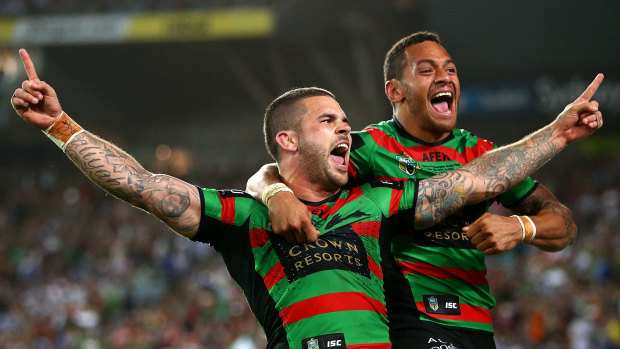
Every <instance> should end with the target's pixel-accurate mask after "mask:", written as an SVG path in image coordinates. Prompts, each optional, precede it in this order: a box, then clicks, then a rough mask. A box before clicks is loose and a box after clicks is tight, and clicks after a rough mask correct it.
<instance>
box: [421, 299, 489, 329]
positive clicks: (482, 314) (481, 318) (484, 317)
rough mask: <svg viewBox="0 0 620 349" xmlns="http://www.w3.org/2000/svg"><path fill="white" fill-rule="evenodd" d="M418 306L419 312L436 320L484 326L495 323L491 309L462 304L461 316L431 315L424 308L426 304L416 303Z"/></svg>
mask: <svg viewBox="0 0 620 349" xmlns="http://www.w3.org/2000/svg"><path fill="white" fill-rule="evenodd" d="M416 306H417V307H418V310H419V311H421V312H423V313H424V314H426V315H428V316H430V317H432V318H435V319H445V320H456V321H469V322H478V323H484V324H492V323H493V319H492V318H491V312H490V311H489V309H485V308H482V307H478V306H475V305H469V304H463V303H460V307H461V315H444V314H429V313H427V312H426V309H425V308H424V302H416Z"/></svg>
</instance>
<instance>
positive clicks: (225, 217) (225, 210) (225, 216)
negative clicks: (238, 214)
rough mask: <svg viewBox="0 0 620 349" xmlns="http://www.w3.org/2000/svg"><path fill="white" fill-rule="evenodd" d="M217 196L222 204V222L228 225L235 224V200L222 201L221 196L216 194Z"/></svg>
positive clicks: (226, 199)
mask: <svg viewBox="0 0 620 349" xmlns="http://www.w3.org/2000/svg"><path fill="white" fill-rule="evenodd" d="M217 195H219V196H220V202H221V203H222V222H224V223H228V224H234V223H235V198H234V197H232V198H225V199H222V196H221V195H220V193H219V192H218V193H217Z"/></svg>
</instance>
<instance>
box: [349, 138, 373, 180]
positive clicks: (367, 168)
mask: <svg viewBox="0 0 620 349" xmlns="http://www.w3.org/2000/svg"><path fill="white" fill-rule="evenodd" d="M351 139H352V143H351V155H350V158H349V160H350V161H349V176H350V177H351V179H352V180H354V181H355V182H356V183H364V182H367V181H370V180H372V179H374V176H373V155H374V154H375V152H376V148H377V143H375V141H374V139H373V138H372V136H371V135H370V134H369V133H368V132H366V131H359V132H352V133H351Z"/></svg>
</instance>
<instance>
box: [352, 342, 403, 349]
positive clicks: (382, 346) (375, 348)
mask: <svg viewBox="0 0 620 349" xmlns="http://www.w3.org/2000/svg"><path fill="white" fill-rule="evenodd" d="M391 348H392V344H390V343H371V344H352V345H347V349H391Z"/></svg>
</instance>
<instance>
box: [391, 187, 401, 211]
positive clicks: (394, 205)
mask: <svg viewBox="0 0 620 349" xmlns="http://www.w3.org/2000/svg"><path fill="white" fill-rule="evenodd" d="M402 196H403V191H402V190H397V189H392V197H391V198H390V216H392V215H394V214H396V212H398V205H399V204H400V199H401V197H402Z"/></svg>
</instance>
